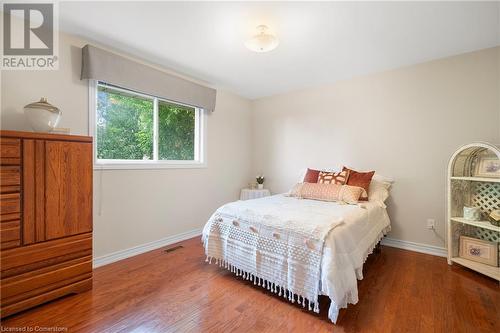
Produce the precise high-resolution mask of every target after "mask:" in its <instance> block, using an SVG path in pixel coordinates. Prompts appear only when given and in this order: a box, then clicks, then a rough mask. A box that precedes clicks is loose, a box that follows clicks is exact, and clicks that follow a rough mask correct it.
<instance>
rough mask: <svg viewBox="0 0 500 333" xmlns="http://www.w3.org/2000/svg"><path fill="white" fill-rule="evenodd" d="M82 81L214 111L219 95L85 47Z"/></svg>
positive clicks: (211, 90) (118, 56)
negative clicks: (95, 81) (90, 80)
mask: <svg viewBox="0 0 500 333" xmlns="http://www.w3.org/2000/svg"><path fill="white" fill-rule="evenodd" d="M81 79H82V80H83V79H92V80H98V81H103V82H106V83H109V84H113V85H116V86H120V87H122V88H127V89H130V90H134V91H137V92H141V93H144V94H148V95H152V96H156V97H160V98H165V99H167V100H170V101H173V102H179V103H183V104H188V105H192V106H196V107H199V108H202V109H204V110H207V111H214V109H215V99H216V94H217V91H216V90H215V89H213V88H208V87H205V86H202V85H200V84H197V83H194V82H191V81H188V80H185V79H182V78H180V77H177V76H175V75H171V74H168V73H165V72H162V71H160V70H157V69H155V68H153V67H150V66H147V65H143V64H141V63H139V62H136V61H133V60H130V59H128V58H125V57H122V56H120V55H118V54H115V53H112V52H109V51H106V50H103V49H100V48H98V47H95V46H92V45H85V46H84V47H83V49H82V74H81Z"/></svg>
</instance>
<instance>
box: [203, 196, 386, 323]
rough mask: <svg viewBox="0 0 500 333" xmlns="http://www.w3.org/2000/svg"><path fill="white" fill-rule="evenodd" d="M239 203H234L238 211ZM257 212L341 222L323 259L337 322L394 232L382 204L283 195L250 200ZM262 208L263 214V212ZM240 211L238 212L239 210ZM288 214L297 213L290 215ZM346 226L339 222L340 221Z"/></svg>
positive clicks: (323, 282)
mask: <svg viewBox="0 0 500 333" xmlns="http://www.w3.org/2000/svg"><path fill="white" fill-rule="evenodd" d="M238 203H241V204H243V202H235V203H231V204H230V205H231V206H230V207H231V208H232V209H235V207H237V206H238ZM246 206H250V207H252V209H253V210H254V211H255V212H258V213H256V216H258V215H259V214H263V215H270V214H272V215H283V214H285V215H286V216H288V217H291V216H292V215H293V219H294V220H297V219H301V220H302V219H303V220H304V221H305V222H307V219H308V217H310V218H311V219H312V218H313V216H314V218H317V217H318V215H323V216H328V217H331V218H332V219H333V220H335V221H337V223H336V227H335V228H334V229H333V230H332V231H331V232H330V233H329V234H328V236H327V237H326V239H325V242H324V248H323V256H322V258H321V279H320V281H319V282H320V293H321V294H323V295H327V296H328V297H329V298H330V299H331V306H330V309H329V313H328V317H329V318H330V320H332V321H333V322H336V320H337V316H338V312H339V310H340V308H343V307H346V306H347V304H348V303H352V304H355V303H356V302H357V301H358V289H357V279H362V268H363V263H364V261H365V260H366V257H367V256H368V255H369V254H370V253H371V252H372V250H373V248H374V246H375V245H376V244H377V243H378V241H379V240H380V239H381V238H382V237H383V235H384V234H385V233H386V232H388V231H389V229H390V221H389V217H388V215H387V212H386V209H385V206H384V205H383V204H382V203H374V202H368V203H363V204H362V205H360V206H362V207H363V208H361V207H360V206H357V205H345V204H339V203H333V202H323V201H317V200H307V199H297V198H292V197H286V196H284V195H282V194H280V195H274V196H270V197H266V198H261V199H255V200H250V202H249V201H246ZM259 207H261V208H262V209H261V211H260V212H259V210H260V209H259ZM236 210H237V209H235V211H236ZM287 212H294V213H293V214H292V215H290V214H289V213H287ZM340 220H341V221H342V223H340V224H339V223H338V222H339V221H340ZM209 230H210V222H208V223H207V224H206V225H205V228H204V230H203V239H206V237H207V236H208V234H209Z"/></svg>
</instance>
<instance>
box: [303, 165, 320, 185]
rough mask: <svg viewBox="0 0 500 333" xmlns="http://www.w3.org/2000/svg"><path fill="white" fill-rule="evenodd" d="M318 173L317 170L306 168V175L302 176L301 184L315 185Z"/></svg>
mask: <svg viewBox="0 0 500 333" xmlns="http://www.w3.org/2000/svg"><path fill="white" fill-rule="evenodd" d="M319 173H320V171H319V170H314V169H309V168H308V169H307V171H306V174H305V176H304V180H303V181H302V182H303V183H317V182H318V176H319Z"/></svg>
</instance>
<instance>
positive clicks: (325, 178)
mask: <svg viewBox="0 0 500 333" xmlns="http://www.w3.org/2000/svg"><path fill="white" fill-rule="evenodd" d="M348 178H349V170H342V171H340V172H326V171H320V172H319V175H318V183H319V184H338V185H344V184H345V183H346V182H347V179H348Z"/></svg>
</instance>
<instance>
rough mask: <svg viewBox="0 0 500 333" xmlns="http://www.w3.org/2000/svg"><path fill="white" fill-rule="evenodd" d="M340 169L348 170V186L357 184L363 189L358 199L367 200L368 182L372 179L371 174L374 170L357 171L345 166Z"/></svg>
mask: <svg viewBox="0 0 500 333" xmlns="http://www.w3.org/2000/svg"><path fill="white" fill-rule="evenodd" d="M342 171H348V172H349V178H348V179H347V183H346V184H347V185H350V186H358V187H361V188H363V189H364V191H363V193H362V194H361V197H360V198H359V201H368V193H369V189H370V182H371V181H372V178H373V175H374V174H375V171H369V172H358V171H355V170H352V169H349V168H346V167H345V166H344V167H343V168H342Z"/></svg>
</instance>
